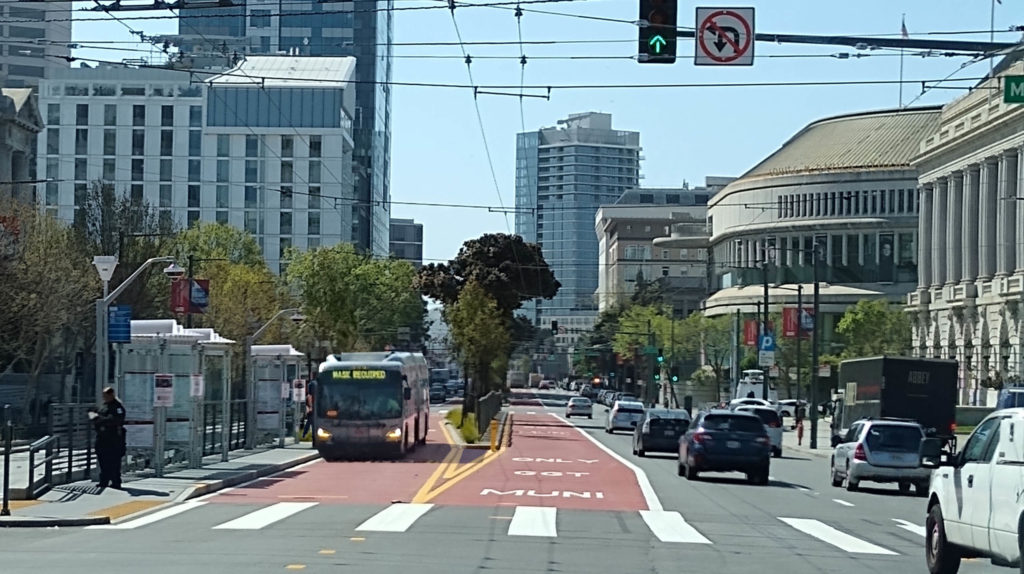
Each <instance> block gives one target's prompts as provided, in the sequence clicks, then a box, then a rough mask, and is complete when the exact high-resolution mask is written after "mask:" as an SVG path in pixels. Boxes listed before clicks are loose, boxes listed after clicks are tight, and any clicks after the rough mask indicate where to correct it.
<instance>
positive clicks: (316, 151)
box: [309, 136, 324, 157]
mask: <svg viewBox="0 0 1024 574" xmlns="http://www.w3.org/2000/svg"><path fill="white" fill-rule="evenodd" d="M323 145H324V144H323V140H322V139H321V137H320V136H309V157H320V156H321V154H322V153H323Z"/></svg>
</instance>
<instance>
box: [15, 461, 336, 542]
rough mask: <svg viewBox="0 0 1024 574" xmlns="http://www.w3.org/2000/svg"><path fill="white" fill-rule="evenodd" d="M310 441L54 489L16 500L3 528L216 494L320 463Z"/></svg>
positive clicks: (111, 516)
mask: <svg viewBox="0 0 1024 574" xmlns="http://www.w3.org/2000/svg"><path fill="white" fill-rule="evenodd" d="M319 457H320V455H319V454H318V453H317V452H316V451H315V450H313V449H312V447H311V446H310V444H309V443H301V444H293V445H289V446H287V447H285V448H283V449H281V448H278V449H271V450H266V451H262V452H253V453H251V454H243V456H238V457H237V458H233V459H232V460H229V461H228V462H220V455H215V456H210V457H207V458H206V459H204V465H203V466H202V467H201V468H193V469H186V470H181V471H178V472H172V473H169V474H167V475H165V476H164V477H162V478H141V479H138V480H132V479H131V477H129V476H126V477H125V482H124V488H123V489H122V490H114V489H112V488H108V489H105V490H102V491H101V490H100V489H98V488H96V484H95V483H94V482H92V481H79V482H74V483H71V484H65V485H62V486H57V487H54V488H53V490H51V491H50V492H47V493H46V494H44V495H43V496H42V497H40V498H39V499H38V500H18V501H11V516H0V528H11V527H54V526H87V525H94V524H109V523H110V522H112V521H116V520H120V519H123V518H125V517H127V516H131V515H133V514H137V513H140V512H144V511H150V510H154V509H156V508H158V507H160V506H164V505H167V504H172V503H175V502H184V501H186V500H189V499H192V498H195V497H198V496H202V495H204V494H209V493H212V492H217V491H219V490H223V489H225V488H229V487H232V486H237V485H239V484H242V483H245V482H249V481H251V480H255V479H257V478H262V477H265V476H269V475H271V474H275V473H278V472H281V471H283V470H287V469H290V468H293V467H296V466H298V465H300V464H303V463H306V462H309V461H312V460H316V459H317V458H319Z"/></svg>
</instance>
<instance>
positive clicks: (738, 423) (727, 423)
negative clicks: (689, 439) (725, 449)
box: [701, 415, 764, 433]
mask: <svg viewBox="0 0 1024 574" xmlns="http://www.w3.org/2000/svg"><path fill="white" fill-rule="evenodd" d="M701 426H703V427H704V429H706V430H712V431H715V430H722V431H735V432H752V433H763V432H764V425H763V424H762V423H761V421H759V420H758V419H756V418H754V417H740V416H730V415H709V416H706V417H704V422H703V423H702V424H701Z"/></svg>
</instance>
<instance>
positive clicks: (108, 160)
mask: <svg viewBox="0 0 1024 574" xmlns="http://www.w3.org/2000/svg"><path fill="white" fill-rule="evenodd" d="M116 164H117V160H115V159H114V158H112V157H105V158H103V181H109V182H113V181H114V170H115V169H116Z"/></svg>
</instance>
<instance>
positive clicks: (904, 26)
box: [899, 0, 995, 108]
mask: <svg viewBox="0 0 1024 574" xmlns="http://www.w3.org/2000/svg"><path fill="white" fill-rule="evenodd" d="M992 1H993V2H994V1H995V0H992ZM900 34H901V35H902V36H903V37H904V38H906V37H907V14H906V13H905V12H904V14H903V17H902V20H901V24H900ZM899 107H900V108H903V48H900V105H899Z"/></svg>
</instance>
